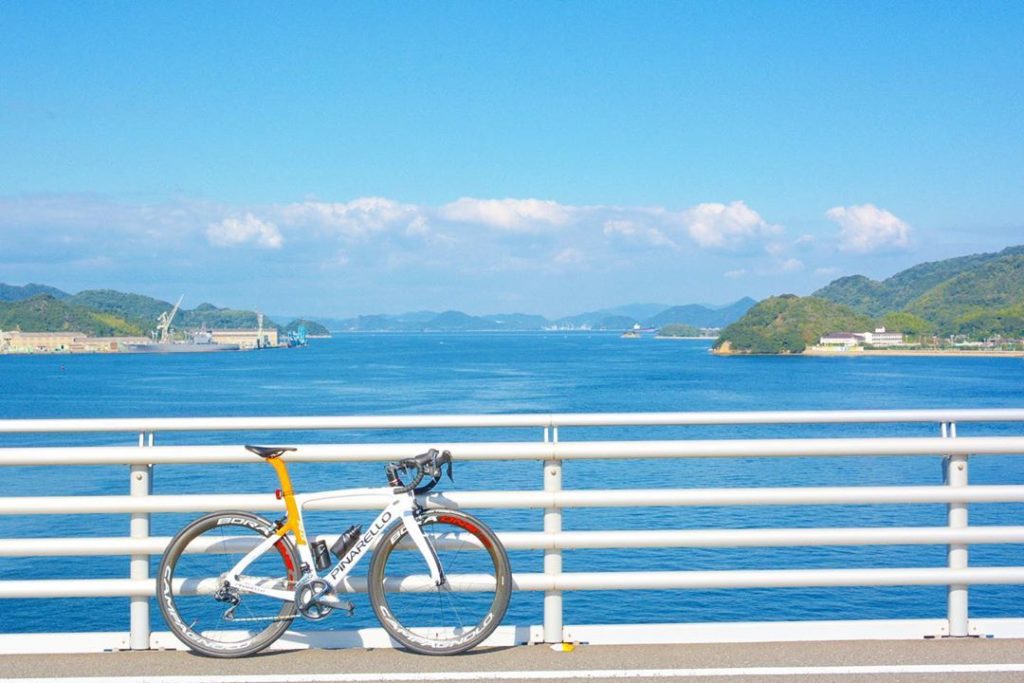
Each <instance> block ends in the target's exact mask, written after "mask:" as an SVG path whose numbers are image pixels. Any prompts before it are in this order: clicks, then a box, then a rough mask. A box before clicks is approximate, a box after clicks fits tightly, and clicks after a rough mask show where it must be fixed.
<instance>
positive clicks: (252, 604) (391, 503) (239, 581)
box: [156, 446, 512, 657]
mask: <svg viewBox="0 0 1024 683" xmlns="http://www.w3.org/2000/svg"><path fill="white" fill-rule="evenodd" d="M246 448H247V449H248V450H249V451H251V452H253V453H255V454H257V455H259V456H260V457H262V458H264V459H266V461H267V462H268V463H270V464H271V465H272V466H273V467H274V470H275V472H276V473H277V476H278V479H279V480H280V483H281V488H280V489H278V490H277V497H278V499H283V500H284V504H285V510H286V513H285V516H284V517H282V518H281V519H279V520H277V521H270V520H268V519H265V518H263V517H261V516H259V515H256V514H253V513H251V512H242V511H235V510H227V511H223V512H214V513H211V514H208V515H204V516H202V517H200V518H199V519H196V520H195V521H193V522H191V523H190V524H188V525H187V526H186V527H185V528H183V529H182V530H181V531H179V532H178V534H177V535H176V536H175V537H174V538H173V539H172V540H171V542H170V544H169V545H168V546H167V550H166V551H165V553H164V556H163V559H162V561H161V562H160V569H159V571H158V574H157V584H156V591H157V602H158V603H159V606H160V611H161V613H162V614H163V616H164V619H165V620H166V621H167V624H168V626H169V627H170V629H171V631H173V632H174V634H175V635H176V636H177V637H178V638H179V639H180V640H181V641H182V642H184V643H185V644H187V645H188V646H189V647H190V648H192V649H193V650H195V651H197V652H199V653H201V654H204V655H209V656H211V657H244V656H247V655H251V654H255V653H257V652H259V651H261V650H263V649H264V648H266V647H267V646H269V645H270V644H271V643H273V642H274V641H275V640H277V639H278V638H279V637H281V635H282V634H284V632H285V631H286V630H288V627H289V626H290V625H291V623H292V621H293V620H294V619H295V618H296V616H297V615H301V616H302V617H304V618H306V619H309V620H313V621H319V620H320V619H323V618H325V617H327V616H328V615H330V614H331V613H332V612H335V611H338V610H342V611H346V612H348V613H349V614H352V612H353V610H354V605H353V603H351V602H349V601H347V600H344V599H342V598H341V594H342V593H350V592H355V591H357V590H360V589H365V590H366V591H367V592H368V593H369V598H370V605H371V606H372V607H373V611H374V613H375V614H376V616H377V619H378V620H379V621H380V623H381V626H383V627H384V629H385V630H386V631H387V632H388V634H389V635H390V636H391V637H392V638H393V639H394V640H395V641H397V642H398V644H399V645H401V646H404V647H405V648H407V649H409V650H412V651H414V652H418V653H422V654H431V655H449V654H457V653H460V652H465V651H467V650H469V649H471V648H473V647H476V646H477V645H479V644H480V643H482V642H483V641H484V640H485V639H486V638H487V637H488V636H489V635H490V634H491V633H492V632H493V631H494V629H495V628H497V627H498V624H500V623H501V620H502V618H503V617H504V616H505V611H506V609H507V608H508V603H509V597H510V595H511V591H512V572H511V569H510V567H509V561H508V554H507V553H506V551H505V548H504V547H503V546H502V544H501V541H500V540H498V537H497V536H496V535H495V534H494V532H493V531H491V530H490V528H488V526H487V525H486V524H484V523H483V522H481V521H480V520H479V519H477V518H476V517H474V516H473V515H470V514H467V513H465V512H463V511H461V510H455V509H450V508H436V507H431V508H425V507H423V506H422V505H420V504H419V503H418V502H417V496H421V495H423V494H425V493H427V492H429V491H430V490H431V489H433V488H434V487H435V486H436V485H437V483H438V482H439V481H440V479H441V475H442V472H443V471H445V470H446V471H447V474H448V477H449V478H451V474H452V456H451V453H449V452H448V451H445V452H444V453H438V451H436V450H433V449H432V450H430V451H429V452H427V453H423V454H422V455H418V456H416V457H413V458H407V459H404V460H400V461H397V462H393V463H390V464H388V465H387V466H386V468H385V472H386V473H387V478H388V484H389V486H388V487H382V488H353V489H340V490H335V491H320V492H316V493H306V494H296V493H295V492H294V490H293V489H292V484H291V480H290V478H289V476H288V470H287V467H286V466H285V462H284V459H283V458H282V455H283V454H284V453H287V452H289V451H294V450H296V449H294V448H284V447H259V446H246ZM403 477H404V478H406V479H407V483H406V482H405V481H403ZM425 479H426V480H429V481H428V483H426V484H423V485H422V486H421V483H422V482H423V481H424V480H425ZM350 496H383V497H385V499H386V500H388V502H387V504H386V505H385V507H384V509H383V510H382V511H381V513H380V514H379V515H377V518H376V519H375V520H374V521H373V523H372V524H370V525H369V527H367V529H366V531H365V532H363V531H362V527H360V526H352V527H350V528H349V529H348V530H347V531H345V533H343V534H341V535H340V536H339V537H338V539H337V540H336V541H334V542H333V543H332V545H331V548H330V550H331V552H332V553H333V554H334V555H335V556H336V557H337V558H338V559H337V562H336V563H335V564H334V566H333V567H332V566H331V559H330V555H328V549H327V542H326V541H325V540H313V541H310V540H309V538H308V537H307V535H306V529H305V525H304V524H303V520H302V512H303V509H304V508H305V507H306V506H307V505H308V504H309V503H311V502H313V501H323V500H327V499H334V498H343V497H350ZM371 551H372V553H373V558H372V560H371V561H370V566H369V570H368V571H367V574H366V577H365V580H361V579H360V578H358V577H353V576H351V572H352V570H353V568H354V567H355V566H356V565H357V564H358V563H359V561H360V560H361V559H362V558H363V557H364V556H365V555H366V554H367V553H370V552H371ZM455 572H457V573H455ZM364 583H365V585H364Z"/></svg>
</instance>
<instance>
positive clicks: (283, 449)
mask: <svg viewBox="0 0 1024 683" xmlns="http://www.w3.org/2000/svg"><path fill="white" fill-rule="evenodd" d="M245 449H246V450H247V451H252V452H253V453H255V454H256V455H258V456H260V457H261V458H266V459H268V460H270V459H272V458H279V457H281V454H282V453H287V452H288V451H294V450H296V449H295V448H289V447H287V446H269V447H268V446H246V447H245Z"/></svg>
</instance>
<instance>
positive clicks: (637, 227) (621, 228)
mask: <svg viewBox="0 0 1024 683" xmlns="http://www.w3.org/2000/svg"><path fill="white" fill-rule="evenodd" d="M602 232H603V233H604V236H605V237H611V238H617V239H621V240H623V241H625V242H631V243H635V244H644V245H650V246H653V247H669V248H671V249H678V248H679V247H678V245H677V244H676V243H675V242H673V241H672V240H671V239H669V238H668V237H667V236H666V235H665V233H663V232H662V231H661V230H658V229H657V228H652V227H649V226H647V225H644V224H643V223H640V222H638V221H633V220H628V219H621V218H618V219H612V220H607V221H605V222H604V226H603V229H602Z"/></svg>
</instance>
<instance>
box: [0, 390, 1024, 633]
mask: <svg viewBox="0 0 1024 683" xmlns="http://www.w3.org/2000/svg"><path fill="white" fill-rule="evenodd" d="M965 422H989V423H996V422H999V423H1021V426H1022V430H1021V431H1022V433H1024V409H980V410H960V409H953V410H869V411H794V412H745V413H742V412H737V413H732V412H714V413H712V412H707V413H608V414H557V415H550V414H530V415H436V416H387V417H278V418H265V417H263V418H154V419H96V420H89V419H81V420H79V419H73V420H0V435H2V434H34V435H43V434H50V435H54V434H68V433H78V434H82V433H115V434H116V433H122V434H123V433H132V434H137V438H138V441H137V445H133V446H80V447H56V446H34V447H5V448H0V467H17V466H29V465H30V466H66V465H110V464H119V465H127V466H128V469H129V473H128V474H129V477H130V489H129V491H130V495H128V496H105V495H96V496H47V497H36V496H32V497H29V496H11V497H5V498H0V516H21V515H51V514H53V515H56V514H61V515H67V514H99V513H104V514H106V513H123V514H126V515H130V519H131V524H130V535H129V536H128V537H102V538H100V537H88V538H81V537H74V538H67V537H65V538H22V537H16V538H0V557H42V556H54V555H60V556H73V555H81V556H98V555H129V556H130V558H131V559H130V563H129V567H127V569H128V574H129V575H128V578H123V579H78V578H75V579H73V580H69V579H62V580H52V579H51V580H32V579H29V580H6V581H0V599H3V598H54V597H70V598H90V597H110V596H122V597H124V596H127V597H129V598H130V607H129V609H130V629H131V630H130V632H129V633H127V634H124V633H109V634H3V633H0V652H32V651H39V652H43V651H89V650H103V649H133V650H137V649H149V648H156V647H180V645H179V644H178V643H177V641H175V640H174V639H173V637H172V636H171V635H170V634H169V633H164V632H151V630H150V613H151V610H150V598H151V597H152V596H153V594H154V588H155V582H154V580H153V578H152V577H151V576H150V575H149V566H150V556H153V555H159V554H162V552H163V550H164V547H165V546H166V544H167V543H168V541H169V540H170V539H169V538H168V537H152V536H150V533H149V530H150V515H151V514H153V513H166V512H205V511H212V510H218V509H227V508H233V509H252V510H277V509H283V504H282V502H281V501H278V500H276V499H275V497H274V494H273V493H266V494H235V495H210V494H209V493H202V494H196V495H153V494H152V483H151V482H152V476H153V469H154V467H155V466H157V465H164V464H171V463H174V464H184V463H197V464H198V463H202V464H210V463H253V462H258V461H257V460H255V459H254V458H253V456H252V455H251V454H249V453H247V452H246V451H244V450H243V449H242V447H241V445H231V446H222V445H217V446H191V445H190V446H178V445H168V446H159V445H156V434H158V433H167V432H229V431H260V432H265V431H268V430H271V431H275V432H289V431H299V430H302V431H309V430H356V429H358V430H368V429H388V430H396V429H403V430H404V429H427V428H429V429H439V428H442V429H462V428H512V427H515V428H536V429H538V431H540V432H541V434H542V439H540V440H539V441H537V442H473V443H449V444H444V443H436V442H432V443H429V444H409V443H402V444H380V443H374V444H356V443H342V444H302V445H301V447H300V449H299V451H298V452H297V453H295V454H290V456H289V461H297V462H304V461H305V462H312V461H330V462H351V461H384V460H392V459H394V458H395V457H396V455H395V454H396V453H410V452H413V449H416V448H422V449H423V450H425V449H426V448H428V447H439V448H450V449H451V450H452V451H453V452H455V453H456V454H457V457H458V459H459V460H534V461H539V462H542V463H543V472H542V474H541V477H542V486H541V487H540V488H539V489H538V490H530V491H453V492H445V493H443V494H441V495H440V496H437V495H435V496H431V500H441V501H443V502H444V503H445V504H448V505H457V506H459V507H465V508H474V507H486V508H526V509H530V508H533V509H538V510H543V531H537V532H506V533H499V536H500V537H501V539H502V541H503V542H504V543H505V545H506V546H507V547H508V548H509V549H510V550H523V549H534V550H542V551H543V553H544V571H543V573H519V572H515V573H514V586H515V588H516V589H517V590H520V591H543V592H544V614H543V624H542V625H536V626H512V627H503V628H502V629H499V631H498V632H497V634H496V636H495V638H496V640H497V641H500V642H505V643H514V642H524V641H531V642H552V643H558V642H563V641H579V640H588V641H590V642H672V641H686V640H702V641H715V640H779V639H802V638H807V639H815V638H822V637H831V638H835V637H850V638H856V637H865V638H867V637H872V638H878V637H936V636H950V637H965V636H969V635H975V634H978V633H985V634H987V635H997V636H1015V637H1021V636H1024V619H989V620H977V619H975V620H971V619H969V618H968V611H967V604H968V587H969V586H970V585H972V584H1024V566H1014V567H973V568H972V567H970V566H969V565H968V546H969V545H970V544H994V543H1014V544H1022V543H1024V526H973V527H971V526H968V519H967V510H968V504H970V503H995V502H1024V485H1014V484H1000V485H985V486H969V485H968V477H967V473H968V469H967V465H968V458H969V457H970V456H975V455H1018V456H1019V455H1024V434H1022V435H1021V436H987V437H961V438H957V434H956V424H957V423H965ZM852 423H880V424H882V423H889V424H896V423H932V424H935V425H936V433H937V436H935V437H923V438H922V437H889V438H804V439H717V440H692V439H676V440H635V441H559V428H561V427H606V426H628V427H656V426H679V425H785V424H792V425H809V424H852ZM541 430H542V431H541ZM38 438H41V439H47V437H38ZM53 440H56V437H54V439H53ZM275 440H276V441H278V442H281V440H280V439H275ZM133 441H134V437H133ZM416 452H419V451H416ZM877 455H885V456H912V455H933V456H942V457H943V458H944V466H945V478H944V483H943V484H941V485H935V486H870V487H869V486H858V487H852V486H838V487H795V488H731V489H696V488H664V489H646V490H641V489H626V490H623V489H615V490H563V488H562V468H563V463H564V462H565V461H566V460H577V459H598V458H600V459H637V458H730V457H743V458H759V457H765V458H772V457H796V456H819V457H829V456H877ZM915 503H932V504H935V503H944V504H946V505H947V506H948V511H949V512H948V525H947V526H943V527H909V528H908V527H904V528H884V527H883V528H874V527H872V528H788V529H787V528H772V529H718V530H715V529H709V530H667V529H649V530H645V531H619V530H600V531H563V529H562V511H563V510H564V509H566V508H574V507H649V506H734V505H744V506H769V505H822V504H827V505H844V504H849V505H869V504H915ZM426 504H428V505H429V504H430V500H427V501H426ZM310 507H311V508H312V509H330V510H342V509H372V507H373V505H372V501H371V502H367V501H366V500H362V501H359V500H353V499H348V500H345V499H336V500H332V501H320V502H318V503H315V504H313V505H311V506H310ZM6 528H7V529H15V528H17V527H16V526H15V525H10V524H8V525H6ZM321 538H325V539H327V542H328V544H330V543H331V542H332V540H333V539H332V538H331V537H329V536H322V537H321ZM893 544H900V545H904V544H906V545H911V544H933V545H934V544H939V545H947V546H948V564H947V566H944V567H927V568H904V569H899V568H896V569H891V568H886V569H870V568H847V569H799V570H794V569H759V570H730V569H723V570H718V571H648V572H624V571H602V572H573V573H568V572H563V571H562V551H563V550H569V549H576V548H632V547H638V548H639V547H775V546H778V547H784V546H828V545H832V546H850V545H893ZM514 569H515V567H513V570H514ZM907 585H945V586H947V587H948V591H947V618H946V619H945V620H916V621H906V622H897V621H874V622H806V623H803V624H801V623H790V624H777V623H776V624H772V625H771V626H770V631H771V634H770V635H768V634H766V632H765V631H766V627H767V625H764V624H760V625H759V624H731V625H730V624H692V625H685V624H673V625H667V624H659V625H635V626H617V627H609V626H586V625H581V626H566V625H564V624H563V616H562V593H563V592H564V591H580V590H632V589H637V590H639V589H668V588H675V589H697V588H752V587H810V586H828V587H834V586H907ZM2 611H3V605H2V602H0V614H2ZM0 623H2V620H0ZM296 624H299V622H296ZM823 625H827V626H824V627H823ZM844 634H845V635H844ZM279 642H280V647H309V646H311V645H320V646H322V645H326V646H332V645H333V646H345V645H356V646H359V645H362V646H375V647H379V646H382V645H387V644H388V642H387V638H386V637H385V636H384V635H383V631H382V630H381V629H363V630H360V631H358V632H354V631H353V632H330V633H308V634H301V633H297V634H289V635H286V636H285V637H284V638H283V639H282V640H281V641H279Z"/></svg>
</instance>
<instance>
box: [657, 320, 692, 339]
mask: <svg viewBox="0 0 1024 683" xmlns="http://www.w3.org/2000/svg"><path fill="white" fill-rule="evenodd" d="M658 336H659V337H699V336H700V329H699V328H696V327H694V326H693V325H687V324H685V323H669V324H668V325H665V326H664V327H662V328H659V329H658Z"/></svg>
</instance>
